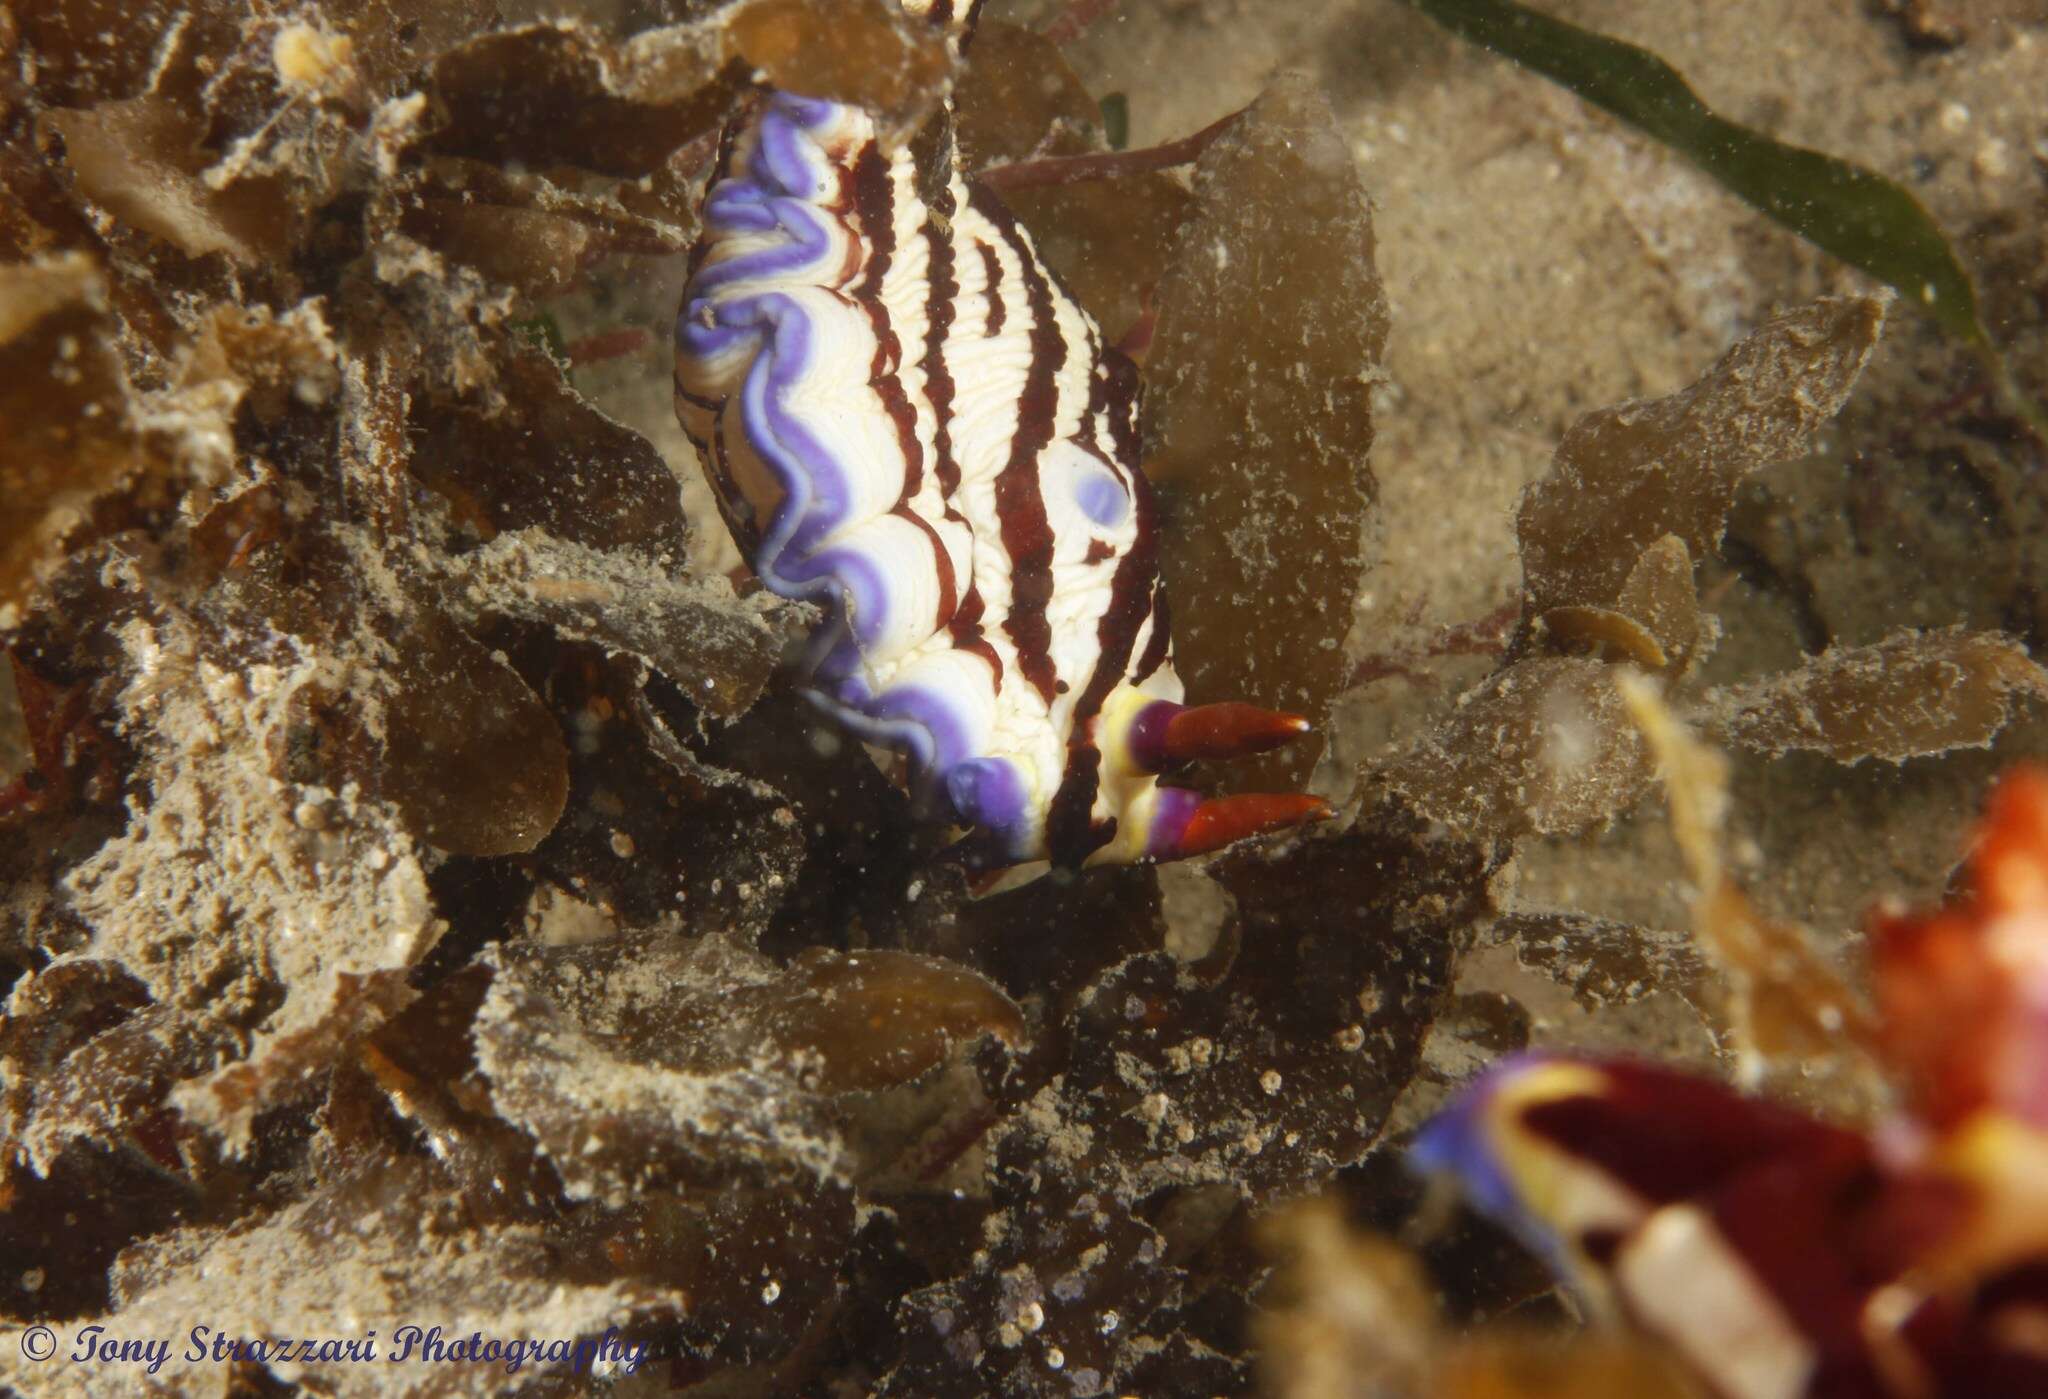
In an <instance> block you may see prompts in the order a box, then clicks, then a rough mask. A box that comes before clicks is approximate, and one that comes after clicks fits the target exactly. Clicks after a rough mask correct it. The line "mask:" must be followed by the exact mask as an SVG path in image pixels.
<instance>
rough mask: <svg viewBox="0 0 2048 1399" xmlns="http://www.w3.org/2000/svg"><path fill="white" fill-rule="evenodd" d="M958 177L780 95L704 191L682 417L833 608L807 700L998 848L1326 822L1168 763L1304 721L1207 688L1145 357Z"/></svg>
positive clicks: (774, 572)
mask: <svg viewBox="0 0 2048 1399" xmlns="http://www.w3.org/2000/svg"><path fill="white" fill-rule="evenodd" d="M910 8H911V9H912V11H913V12H914V13H924V12H926V7H923V6H915V5H913V6H911V7H910ZM937 8H938V7H936V6H933V7H930V10H931V13H933V14H936V13H937ZM953 22H954V23H956V24H957V23H958V21H953ZM944 173H945V175H946V179H945V182H944V183H943V185H940V186H939V187H938V188H937V189H936V190H933V191H931V193H930V195H929V202H927V198H926V197H923V196H921V195H920V193H919V183H918V174H917V169H916V166H915V164H914V162H913V160H912V158H911V155H910V152H909V150H908V149H899V150H896V151H893V152H892V151H889V150H885V149H884V147H883V144H882V142H881V140H880V137H879V133H878V129H877V124H876V122H875V120H874V119H873V118H872V117H871V116H870V114H869V113H867V112H866V111H864V110H863V109H861V108H859V107H857V106H851V105H847V104H842V103H835V102H827V101H821V100H818V99H814V98H808V97H802V96H798V95H795V94H792V93H785V92H768V93H764V94H761V95H759V96H758V97H757V98H756V99H755V100H754V102H753V104H752V105H751V107H750V108H749V110H748V111H747V112H746V113H745V114H744V115H743V116H742V118H741V119H739V120H738V121H737V122H736V123H735V124H734V125H733V127H732V128H731V129H730V130H729V131H728V133H727V138H726V140H725V142H724V143H723V148H722V150H721V153H720V157H719V163H718V167H717V169H716V170H715V171H714V174H713V177H712V181H711V184H710V187H709V190H708V193H707V195H706V197H705V200H704V207H703V216H704V232H703V235H702V237H701V239H700V240H699V242H698V244H697V247H696V249H695V250H694V252H693V254H692V264H691V276H690V281H689V285H688V288H687V289H686V291H685V293H684V301H683V306H682V310H681V312H680V314H679V315H678V318H677V322H676V351H677V352H676V411H677V415H678V417H679V418H680V419H681V421H682V423H683V427H684V429H685V431H686V432H687V433H688V434H689V435H690V438H691V440H692V441H693V442H694V443H695V444H696V446H697V450H698V454H699V457H700V458H701V460H702V463H703V466H704V469H705V471H706V473H707V475H708V476H709V478H710V481H711V483H712V486H713V488H714V493H715V495H716V496H717V499H718V501H719V506H720V509H721V511H722V512H723V514H724V516H725V519H726V522H727V524H728V525H729V526H730V527H731V529H732V531H733V534H734V537H735V539H736V540H737V541H738V543H739V545H740V547H741V550H742V552H743V553H744V554H745V555H746V557H747V559H748V561H749V563H750V564H751V565H752V567H753V570H754V572H755V574H756V575H757V576H758V577H759V578H760V579H761V581H762V583H763V584H765V585H766V586H767V587H768V588H769V589H770V590H772V591H774V592H776V593H778V594H780V595H781V596H783V597H788V598H802V599H809V600H811V601H814V602H817V603H818V604H820V605H821V606H822V608H823V610H824V613H825V621H824V623H823V625H822V626H821V627H820V629H819V631H818V633H817V636H816V638H815V641H814V645H813V648H812V652H811V654H810V656H809V658H808V660H807V663H806V669H807V673H808V685H809V690H808V693H809V694H810V695H811V696H812V698H813V699H814V700H815V701H816V702H817V703H818V704H819V705H820V706H821V707H823V708H824V709H826V710H827V711H829V712H830V713H831V714H832V715H833V716H834V717H835V718H837V719H838V720H839V721H840V722H841V723H843V724H844V725H845V726H846V727H847V728H848V729H849V730H851V731H852V732H853V733H855V734H857V735H858V736H859V737H860V738H862V739H863V740H865V741H867V742H870V743H874V744H878V745H882V746H886V747H888V748H891V749H895V750H897V751H899V752H901V753H904V754H905V755H907V756H908V758H909V769H910V783H911V788H912V795H913V797H914V798H915V799H916V801H917V802H918V803H919V805H920V806H921V807H922V808H923V809H925V810H926V811H928V812H930V813H932V814H934V815H936V816H938V817H939V818H941V819H944V820H947V821H950V822H952V823H954V824H956V825H959V826H963V827H970V828H973V830H974V832H975V835H974V837H973V839H972V841H971V843H970V847H969V848H970V849H971V850H972V851H973V853H974V855H975V857H976V858H977V859H979V860H980V861H981V862H983V863H985V864H989V865H1007V864H1013V863H1021V862H1026V861H1033V860H1039V859H1050V860H1053V861H1055V862H1056V863H1060V864H1064V865H1070V866H1078V865H1083V864H1103V863H1128V862H1132V861H1138V860H1150V859H1171V858H1176V857H1179V856H1185V855H1191V854H1198V853H1202V852H1205V851H1208V850H1213V849H1217V848H1219V847H1221V846H1223V845H1226V844H1228V843H1230V842H1231V841H1233V840H1236V839H1239V838H1241V837H1243V836H1246V835H1251V834H1254V833H1257V832H1259V831H1264V830H1270V829H1274V828H1277V827H1281V826H1287V825H1293V824H1296V823H1298V822H1301V821H1304V820H1308V819H1312V818H1314V817H1317V816H1321V815H1326V814H1327V813H1328V808H1327V806H1325V805H1324V804H1323V803H1322V802H1320V801H1319V800H1317V799H1315V798H1311V797H1303V796H1243V797H1226V798H1219V799H1213V800H1207V801H1205V800H1203V799H1201V798H1200V797H1198V796H1197V795H1196V794H1194V793H1192V792H1189V791H1185V790H1182V789H1179V788H1174V787H1165V786H1161V785H1160V784H1159V782H1158V775H1159V774H1160V772H1161V771H1163V770H1164V769H1166V768H1167V767H1169V766H1171V765H1173V764H1175V763H1178V762H1183V761H1187V760H1189V759H1193V758H1201V757H1224V756H1229V755H1231V754H1235V753H1246V752H1255V751H1259V750H1261V749H1264V748H1270V747H1272V746H1274V745H1275V744H1277V743H1281V742H1285V741H1286V740H1287V739H1289V738H1292V737H1294V736H1295V735H1297V734H1298V733H1300V732H1302V731H1303V730H1304V729H1305V728H1306V727H1307V726H1306V724H1305V723H1304V722H1303V721H1301V720H1299V719H1295V718H1293V717H1291V716H1287V715H1278V714H1272V713H1269V712H1267V711H1264V710H1257V709H1253V708H1251V707H1250V706H1248V705H1213V706H1206V707H1201V708H1192V709H1191V708H1187V707H1185V706H1183V705H1182V704H1181V703H1180V701H1181V699H1182V691H1181V682H1180V679H1179V677H1178V676H1177V675H1175V674H1174V669H1173V659H1172V648H1171V643H1170V637H1169V630H1168V622H1167V607H1166V599H1165V596H1164V594H1163V593H1162V591H1161V587H1160V581H1159V571H1158V566H1157V549H1158V527H1157V520H1156V515H1155V511H1154V508H1153V503H1152V496H1151V491H1150V489H1149V487H1148V486H1147V484H1146V481H1145V477H1144V475H1143V474H1142V473H1141V472H1140V471H1139V469H1138V465H1137V463H1138V453H1139V445H1138V431H1137V406H1138V379H1137V371H1136V368H1135V366H1133V365H1132V363H1131V362H1130V360H1129V359H1127V358H1126V357H1125V356H1123V355H1122V354H1120V353H1119V352H1118V351H1117V350H1116V349H1114V348H1113V347H1111V346H1109V345H1106V344H1105V343H1104V341H1103V336H1102V334H1101V332H1100V330H1099V329H1098V328H1097V327H1096V325H1095V323H1094V321H1093V320H1092V319H1091V318H1090V317H1089V316H1088V314H1087V312H1086V311H1084V310H1083V309H1082V308H1081V306H1080V305H1079V304H1078V303H1077V302H1075V301H1074V299H1073V298H1072V297H1071V296H1070V295H1068V293H1067V291H1066V290H1065V288H1064V287H1062V286H1061V285H1060V283H1059V281H1058V279H1057V278H1055V277H1054V276H1053V275H1052V273H1051V272H1050V271H1049V270H1048V269H1047V268H1046V267H1045V265H1044V264H1043V263H1042V262H1041V261H1040V259H1039V257H1038V255H1037V252H1036V250H1035V249H1034V247H1033V245H1032V242H1031V237H1030V235H1029V234H1028V233H1027V232H1026V231H1025V230H1024V229H1023V227H1022V226H1021V225H1019V224H1018V222H1017V220H1016V219H1015V218H1014V217H1012V215H1011V214H1010V211H1009V210H1008V209H1006V208H1005V207H1004V206H1003V204H1002V203H1001V201H1000V200H998V199H997V198H996V197H995V196H994V195H993V194H991V193H990V192H989V191H987V190H986V189H984V188H982V187H980V186H978V185H975V184H973V183H971V182H969V181H968V180H966V179H965V178H964V177H963V175H962V173H961V171H960V170H959V168H958V165H957V161H955V162H953V163H952V164H951V166H950V168H948V169H947V170H946V171H945V172H944Z"/></svg>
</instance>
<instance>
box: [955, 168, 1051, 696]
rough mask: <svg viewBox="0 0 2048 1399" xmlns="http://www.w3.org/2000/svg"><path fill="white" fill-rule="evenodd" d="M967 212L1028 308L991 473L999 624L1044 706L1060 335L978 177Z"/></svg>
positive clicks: (1043, 286) (1027, 251) (1033, 265)
mask: <svg viewBox="0 0 2048 1399" xmlns="http://www.w3.org/2000/svg"><path fill="white" fill-rule="evenodd" d="M968 198H969V200H970V201H971V202H972V204H973V206H974V209H975V212H976V213H978V214H980V215H981V216H982V217H983V218H985V219H987V220H988V221H989V222H990V223H992V224H994V225H995V226H996V229H997V230H998V231H999V232H1000V233H1001V234H1002V235H1003V239H1004V241H1005V242H1007V243H1008V244H1009V245H1010V250H1011V251H1012V252H1013V253H1015V254H1016V255H1017V263H1018V266H1019V268H1020V269H1021V270H1022V273H1023V282H1024V303H1025V310H1026V311H1027V313H1028V314H1029V316H1030V334H1031V358H1030V361H1029V363H1028V364H1027V365H1026V366H1025V370H1024V386H1023V388H1022V389H1021V390H1019V392H1018V394H1017V430H1016V432H1015V433H1014V434H1013V435H1012V436H1011V439H1010V459H1009V461H1008V462H1007V463H1006V464H1005V465H1004V466H1003V468H1002V470H1001V471H999V472H997V473H996V483H995V504H996V520H997V522H998V524H999V525H1000V526H1001V529H1002V538H1003V552H1004V553H1005V554H1006V555H1008V557H1009V560H1010V608H1009V615H1008V616H1007V617H1005V618H1004V619H1003V630H1004V631H1006V632H1008V633H1009V636H1010V640H1011V641H1012V642H1014V643H1015V645H1016V647H1017V668H1018V670H1020V671H1022V672H1023V675H1024V678H1025V679H1026V680H1028V681H1030V682H1031V685H1032V687H1033V688H1034V689H1036V690H1037V691H1038V693H1039V695H1040V696H1041V697H1042V698H1043V699H1044V700H1045V702H1046V704H1047V705H1048V706H1050V705H1051V704H1052V702H1053V697H1054V696H1055V695H1056V694H1057V693H1058V689H1057V686H1058V684H1059V676H1058V674H1057V673H1055V671H1054V668H1053V663H1052V625H1051V623H1050V622H1049V621H1048V620H1047V617H1046V609H1047V607H1048V606H1050V605H1051V603H1052V587H1053V577H1052V554H1053V537H1052V525H1051V524H1050V522H1048V521H1047V519H1046V516H1045V497H1044V496H1043V495H1042V494H1040V491H1039V480H1038V470H1039V464H1040V459H1041V458H1042V457H1043V456H1044V454H1045V449H1046V448H1047V447H1049V446H1050V445H1052V435H1053V424H1054V421H1055V419H1056V418H1057V416H1058V413H1059V379H1058V375H1059V371H1060V366H1062V365H1063V364H1065V363H1066V359H1067V342H1066V341H1065V340H1064V339H1063V338H1062V337H1061V335H1060V327H1059V321H1058V318H1057V316H1056V313H1055V311H1054V307H1053V297H1052V286H1051V284H1050V283H1048V282H1047V281H1046V279H1045V274H1044V273H1043V272H1042V271H1040V270H1039V268H1038V265H1037V260H1036V259H1035V258H1034V257H1033V256H1032V253H1031V248H1030V245H1029V244H1027V243H1026V242H1025V241H1024V235H1023V233H1022V232H1021V231H1020V230H1019V229H1018V227H1017V224H1016V220H1015V219H1014V218H1012V217H1011V214H1010V211H1009V210H1008V209H1005V208H1004V207H1003V205H1002V201H1000V200H998V199H997V198H996V197H995V196H994V195H992V194H990V193H989V192H988V191H987V190H985V189H983V188H982V187H981V186H980V185H970V186H969V187H968Z"/></svg>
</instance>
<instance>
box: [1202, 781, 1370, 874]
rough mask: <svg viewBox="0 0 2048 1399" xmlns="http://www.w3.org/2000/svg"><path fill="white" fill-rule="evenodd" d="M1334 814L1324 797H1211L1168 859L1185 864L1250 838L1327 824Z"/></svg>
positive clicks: (1253, 794)
mask: <svg viewBox="0 0 2048 1399" xmlns="http://www.w3.org/2000/svg"><path fill="white" fill-rule="evenodd" d="M1334 814H1335V813H1334V812H1332V811H1331V809H1330V804H1329V803H1328V802H1326V801H1324V800H1323V799H1322V798H1321V797H1305V796H1301V795H1300V794H1298V793H1287V794H1284V795H1283V794H1281V793H1277V792H1247V793H1244V794H1241V795H1239V796H1234V797H1211V798H1209V800H1207V801H1205V802H1203V803H1202V804H1201V805H1200V806H1197V807H1196V808H1195V810H1194V813H1193V814H1192V815H1190V816H1189V817H1188V822H1187V824H1186V825H1185V826H1183V827H1181V830H1180V835H1179V838H1178V839H1176V840H1175V841H1174V842H1173V851H1172V853H1171V855H1169V856H1168V857H1167V858H1170V859H1176V860H1181V859H1186V858H1187V857H1189V856H1191V855H1206V854H1208V853H1209V852H1210V851H1211V850H1221V849H1222V848H1223V847H1224V846H1226V845H1230V844H1233V843H1235V842H1237V841H1240V840H1243V839H1244V838H1245V837H1246V836H1256V835H1264V834H1265V833H1266V832H1268V831H1284V830H1286V829H1287V828H1288V827H1290V826H1301V825H1306V824H1307V823H1308V822H1310V821H1323V820H1327V819H1328V818H1329V817H1330V816H1332V815H1334Z"/></svg>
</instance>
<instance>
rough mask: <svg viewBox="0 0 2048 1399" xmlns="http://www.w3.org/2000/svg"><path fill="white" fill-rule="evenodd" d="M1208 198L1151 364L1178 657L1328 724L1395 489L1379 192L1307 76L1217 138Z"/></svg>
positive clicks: (1304, 748)
mask: <svg viewBox="0 0 2048 1399" xmlns="http://www.w3.org/2000/svg"><path fill="white" fill-rule="evenodd" d="M1195 200H1196V208H1195V211H1194V216H1193V218H1192V219H1191V220H1190V221H1189V222H1188V224H1187V225H1186V227H1184V228H1183V230H1182V232H1181V237H1180V241H1179V244H1178V245H1177V247H1176V249H1175V253H1174V259H1173V264H1172V268H1171V270H1170V271H1169V273H1168V274H1167V275H1166V277H1165V278H1164V280H1163V281H1162V282H1161V284H1160V288H1159V322H1158V331H1157V337H1156V340H1155V343H1154V348H1153V351H1152V355H1151V358H1150V360H1149V361H1148V364H1147V374H1146V378H1147V381H1148V389H1149V397H1148V399H1147V409H1148V413H1149V419H1150V422H1149V426H1148V428H1147V433H1146V437H1147V444H1148V447H1149V449H1150V451H1151V453H1152V456H1151V459H1150V463H1149V467H1148V470H1149V474H1150V475H1151V477H1152V479H1153V481H1154V482H1155V483H1156V484H1157V485H1158V487H1159V498H1160V508H1161V510H1162V511H1163V513H1164V515H1165V528H1164V530H1163V535H1164V544H1163V547H1162V548H1161V551H1160V553H1161V561H1160V567H1161V571H1162V574H1163V576H1164V579H1165V585H1166V591H1167V594H1168V595H1169V596H1170V597H1171V598H1172V599H1173V603H1174V647H1175V657H1176V662H1175V663H1176V665H1177V666H1178V668H1179V670H1180V672H1181V675H1182V677H1183V678H1184V679H1185V680H1186V681H1187V686H1188V692H1189V694H1190V695H1192V696H1193V697H1194V698H1195V699H1197V700H1201V699H1205V698H1209V697H1213V696H1217V695H1232V696H1237V697H1240V698H1242V699H1245V700H1247V701H1249V702H1252V703H1256V704H1260V705H1264V706H1266V707H1268V708H1274V709H1281V710H1285V711H1288V712H1292V713H1300V714H1304V715H1307V716H1308V717H1309V718H1310V719H1311V720H1312V721H1314V722H1316V723H1318V724H1320V723H1322V722H1323V720H1324V718H1325V717H1326V714H1327V711H1328V709H1329V706H1330V702H1331V700H1332V699H1333V698H1334V697H1335V695H1336V693H1337V691H1338V690H1339V689H1340V688H1342V686H1343V685H1344V683H1345V680H1346V678H1347V674H1348V671H1347V667H1346V664H1345V658H1344V649H1343V648H1344V638H1345V635H1346V633H1347V632H1348V631H1349V630H1350V628H1351V621H1352V601H1353V597H1354V594H1355V592H1356V589H1357V583H1358V578H1359V575H1360V573H1361V572H1362V571H1363V569H1364V564H1365V556H1364V538H1363V535H1364V521H1365V518H1366V516H1367V514H1368V512H1369V511H1370V510H1371V509H1372V505H1373V502H1374V500H1375V499H1376V498H1377V492H1378V487H1377V484H1376V483H1375V481H1374V480H1373V476H1372V472H1371V470H1370V468H1369V467H1368V466H1367V464H1366V455H1367V452H1368V451H1369V449H1370V448H1371V445H1372V409H1371V403H1370V389H1371V381H1372V377H1373V375H1374V374H1375V373H1376V372H1377V371H1378V366H1379V363H1380V358H1381V355H1382V352H1383V351H1384V349H1385V345H1386V334H1387V309H1386V301H1385V296H1384V294H1383V292H1382V290H1381V286H1380V279H1379V274H1378V272H1377V271H1376V270H1375V268H1374V265H1373V231H1372V211H1371V206H1370V204H1369V203H1368V202H1367V199H1366V195H1365V191H1364V189H1363V188H1362V187H1361V186H1360V184H1359V180H1358V175H1357V172H1356V170H1355V169H1354V167H1353V164H1352V160H1351V153H1350V148H1349V147H1348V146H1347V145H1346V144H1345V141H1344V138H1343V136H1342V135H1341V134H1340V132H1339V131H1338V129H1337V125H1336V122H1335V119H1334V118H1333V117H1332V116H1331V114H1330V109H1329V106H1328V104H1327V103H1326V102H1325V101H1324V99H1323V97H1322V96H1321V95H1320V94H1319V93H1318V92H1317V91H1316V90H1315V88H1314V87H1313V86H1312V85H1311V84H1310V83H1308V82H1307V80H1305V79H1301V78H1283V79H1281V80H1280V81H1279V82H1278V83H1277V84H1276V85H1275V86H1274V87H1273V88H1271V89H1270V90H1268V91H1267V93H1266V94H1265V95H1264V96H1263V97H1261V98H1260V99H1259V100H1258V101H1257V102H1255V103H1253V104H1252V106H1251V107H1250V108H1249V109H1247V111H1246V112H1245V114H1244V116H1243V117H1242V118H1240V119H1239V120H1238V122H1237V123H1236V124H1235V125H1234V126H1233V127H1232V128H1231V129H1230V130H1229V131H1228V132H1226V133H1225V134H1224V135H1223V136H1222V137H1220V138H1219V139H1218V140H1217V141H1216V142H1215V144H1214V145H1212V146H1211V147H1210V148H1209V149H1208V151H1206V152H1205V153H1204V154H1203V156H1202V159H1201V161H1200V163H1199V164H1198V165H1197V166H1196V168H1195ZM1316 747H1317V745H1315V744H1314V743H1313V742H1304V743H1299V744H1295V745H1293V746H1292V747H1291V748H1289V749H1287V750H1283V751H1281V752H1279V753H1275V754H1271V755H1268V756H1266V757H1263V758H1260V759H1256V760H1252V761H1247V762H1243V763H1239V764H1233V765H1232V769H1231V771H1232V774H1233V776H1232V778H1231V780H1232V782H1233V783H1238V782H1241V783H1243V784H1245V786H1246V788H1247V790H1260V789H1263V790H1275V791H1285V790H1288V789H1290V788H1294V787H1298V786H1299V785H1300V784H1301V782H1302V780H1303V778H1304V777H1305V776H1306V775H1307V774H1308V772H1309V771H1310V770H1311V769H1312V768H1313V766H1314V763H1315V758H1316Z"/></svg>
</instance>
